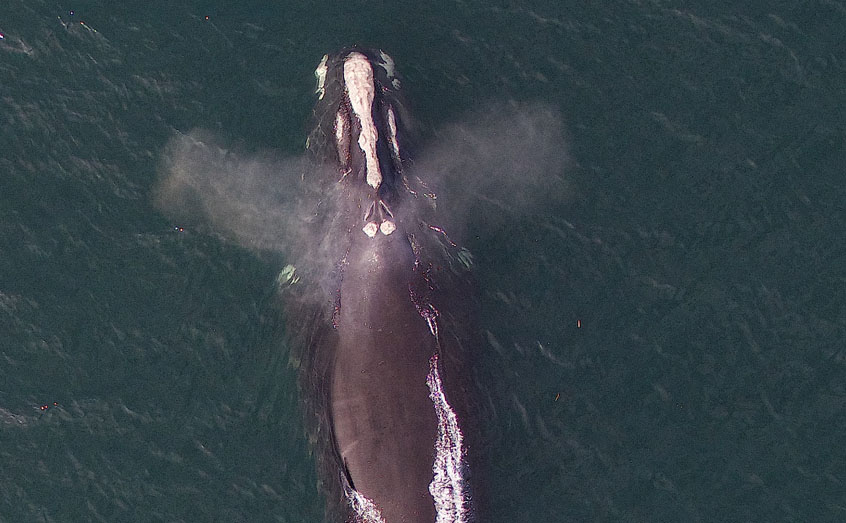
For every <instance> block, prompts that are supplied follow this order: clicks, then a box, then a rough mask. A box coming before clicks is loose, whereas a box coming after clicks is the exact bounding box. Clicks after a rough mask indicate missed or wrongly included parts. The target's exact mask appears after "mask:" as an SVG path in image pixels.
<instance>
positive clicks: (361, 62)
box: [344, 53, 382, 189]
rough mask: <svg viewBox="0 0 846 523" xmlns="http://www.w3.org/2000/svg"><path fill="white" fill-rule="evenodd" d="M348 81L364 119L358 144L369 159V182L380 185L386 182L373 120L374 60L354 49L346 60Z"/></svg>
mask: <svg viewBox="0 0 846 523" xmlns="http://www.w3.org/2000/svg"><path fill="white" fill-rule="evenodd" d="M344 84H345V85H346V87H347V96H348V97H349V99H350V106H351V107H352V110H353V113H355V115H356V116H357V117H358V121H359V122H361V132H360V133H359V135H358V145H359V147H361V150H362V152H364V158H365V159H366V161H367V166H366V169H367V185H369V186H371V187H373V188H374V189H378V188H379V185H381V183H382V173H381V172H380V170H379V159H378V158H377V157H376V140H377V136H378V132H377V131H376V125H375V124H374V123H373V113H372V107H373V96H374V92H373V69H372V68H371V67H370V61H369V60H368V59H367V57H366V56H364V55H363V54H361V53H350V54H349V55H348V56H347V59H346V60H345V61H344Z"/></svg>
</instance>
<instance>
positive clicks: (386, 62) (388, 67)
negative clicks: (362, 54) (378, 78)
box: [379, 51, 400, 89]
mask: <svg viewBox="0 0 846 523" xmlns="http://www.w3.org/2000/svg"><path fill="white" fill-rule="evenodd" d="M379 58H381V59H382V60H381V64H382V69H384V70H385V73H386V74H387V75H388V78H390V80H391V85H393V86H394V89H399V88H400V81H399V78H397V77H396V76H395V75H394V71H395V66H394V59H393V58H391V57H390V56H389V55H388V54H387V53H386V52H385V51H379Z"/></svg>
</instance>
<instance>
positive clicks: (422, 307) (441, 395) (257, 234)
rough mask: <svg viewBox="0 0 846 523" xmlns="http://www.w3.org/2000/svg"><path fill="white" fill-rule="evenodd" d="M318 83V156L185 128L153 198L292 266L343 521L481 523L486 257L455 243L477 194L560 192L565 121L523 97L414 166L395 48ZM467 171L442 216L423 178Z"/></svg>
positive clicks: (329, 61) (315, 418)
mask: <svg viewBox="0 0 846 523" xmlns="http://www.w3.org/2000/svg"><path fill="white" fill-rule="evenodd" d="M316 75H317V78H318V85H317V89H316V92H317V95H318V103H317V105H316V107H315V110H314V114H315V120H316V122H315V128H314V131H313V132H312V133H311V134H310V136H309V139H308V142H307V148H308V151H309V153H310V154H309V155H308V156H307V157H305V158H282V157H278V156H277V155H275V154H267V155H263V156H245V155H242V154H238V153H234V152H232V151H231V150H229V149H227V148H225V147H221V146H219V145H218V144H217V140H216V139H215V137H213V136H212V135H210V134H207V133H204V132H201V131H194V132H192V133H189V134H187V135H180V136H178V137H177V138H175V139H174V140H173V141H172V143H171V144H170V146H169V148H168V151H167V154H166V155H165V156H164V159H163V163H162V168H161V173H162V178H161V180H160V181H159V184H158V186H157V191H156V196H157V202H158V204H159V205H160V207H161V208H162V209H163V210H164V211H165V212H166V213H168V214H169V215H171V216H175V217H179V218H180V219H191V220H193V221H194V222H196V223H197V224H198V225H200V226H202V225H203V224H205V225H206V226H208V227H210V228H211V229H212V230H213V231H215V232H217V233H218V234H221V235H222V236H224V237H225V238H227V239H230V240H233V241H235V242H237V243H239V244H241V245H244V246H246V247H249V248H254V249H257V250H270V251H278V252H281V253H283V255H285V257H286V259H287V260H288V261H290V265H288V267H286V269H285V270H283V271H282V273H281V274H280V278H279V282H280V291H281V292H280V294H282V295H283V297H284V302H285V315H286V317H287V320H288V321H287V324H288V331H289V338H290V341H291V347H292V349H291V361H292V364H293V365H294V366H296V367H298V368H299V371H300V377H301V385H302V390H303V404H304V405H305V407H306V408H305V410H306V413H307V425H308V426H309V428H310V431H309V432H310V435H311V439H312V442H313V443H314V445H315V446H316V448H317V449H318V450H319V452H318V457H319V462H320V469H321V471H322V484H323V486H324V490H325V491H326V493H327V496H328V498H329V499H330V513H331V514H333V515H335V514H337V513H339V512H340V513H341V517H343V518H345V519H347V520H351V521H364V522H380V521H386V522H389V523H390V522H433V521H437V522H464V521H472V520H474V517H475V516H476V512H477V510H476V509H475V508H474V506H473V505H474V503H473V502H474V501H475V499H476V498H477V497H479V496H478V495H477V494H478V491H479V489H478V485H477V484H475V483H477V481H476V480H477V479H478V478H479V476H480V474H479V473H478V466H479V465H478V462H479V461H480V455H481V452H480V448H481V442H480V441H479V440H478V439H477V435H478V431H477V430H468V428H467V426H468V423H471V424H472V423H473V422H474V421H475V416H474V412H475V411H476V408H477V407H476V406H475V405H476V403H478V402H477V401H476V400H475V399H474V398H475V394H474V391H475V390H477V388H476V387H475V384H474V382H473V381H474V380H473V372H472V367H473V361H474V358H475V357H477V354H478V353H477V352H476V350H477V348H478V344H477V343H476V338H475V336H474V327H473V326H474V322H475V321H476V320H477V318H476V316H475V308H476V307H475V299H474V295H475V294H474V290H473V281H472V277H471V274H470V267H471V265H472V261H471V260H472V257H471V256H470V254H469V252H468V251H467V250H466V249H463V248H461V247H460V246H459V245H457V244H456V243H455V241H454V239H453V238H452V237H451V236H449V235H448V233H450V234H452V232H453V231H460V230H461V225H462V221H463V220H464V221H466V220H467V215H468V210H469V209H478V208H479V202H480V201H481V202H485V204H487V205H490V204H492V205H493V206H494V207H495V208H497V211H498V214H499V215H502V214H506V215H507V214H509V213H510V214H511V215H513V216H518V215H519V214H520V213H521V212H525V211H526V209H527V208H529V207H530V205H528V206H527V205H525V204H523V208H522V209H521V208H520V206H515V205H512V206H510V207H509V205H508V201H507V200H506V198H514V197H516V196H518V195H520V194H522V195H523V196H524V199H523V201H524V202H525V201H528V200H527V199H526V198H525V195H526V193H527V192H531V188H532V187H533V184H535V186H536V185H538V183H539V181H540V180H543V181H544V185H547V186H549V185H550V184H552V185H554V184H555V183H557V182H560V177H559V176H558V173H559V172H560V170H561V168H562V167H563V164H564V161H565V159H566V156H565V153H564V148H563V142H562V141H561V133H560V122H559V120H558V118H557V115H556V114H555V113H554V111H548V110H545V109H544V108H538V107H531V106H522V107H520V106H515V105H511V106H510V107H511V110H509V109H508V108H506V109H505V110H502V111H500V113H501V115H500V116H498V117H497V116H495V117H493V118H491V117H489V116H486V117H484V118H478V119H475V121H474V122H473V125H466V124H464V125H461V126H454V127H452V128H447V131H445V132H444V133H442V139H441V141H438V140H435V141H434V142H433V143H431V144H429V146H428V150H429V151H432V152H430V153H426V150H427V148H426V147H424V148H422V152H421V154H420V155H419V156H417V155H416V158H419V159H420V160H419V161H418V163H416V164H412V162H411V158H410V156H411V155H410V152H409V151H410V150H411V146H412V141H411V140H409V139H408V131H407V128H408V126H407V124H408V121H409V116H408V112H407V110H406V108H405V105H404V104H403V100H402V96H401V91H400V88H401V81H400V79H399V77H398V75H397V73H396V71H395V70H394V64H393V60H392V59H391V58H390V57H389V56H388V55H387V54H385V53H383V52H381V51H369V50H361V49H357V48H353V49H346V50H344V51H342V52H340V53H337V54H333V55H327V56H325V57H324V58H323V60H322V61H321V62H320V64H319V66H318V68H317V71H316ZM502 115H504V116H502ZM515 123H516V125H515ZM474 125H475V127H474ZM456 143H465V144H470V147H469V148H467V147H464V148H463V149H459V150H456V149H455V147H456ZM502 151H513V153H514V154H513V155H511V156H508V155H506V156H502ZM494 153H496V154H494ZM530 157H531V158H530ZM530 160H531V161H530ZM456 171H460V172H456ZM457 176H460V177H462V179H463V183H462V184H460V185H459V186H458V187H464V191H465V192H464V193H463V194H461V190H460V189H459V190H456V191H454V193H456V194H459V195H460V198H456V201H458V200H462V205H461V206H460V207H461V209H459V210H453V211H452V212H449V210H447V212H444V211H445V209H444V208H443V205H442V204H441V202H439V200H438V198H437V197H436V195H435V194H434V192H433V191H432V190H431V188H430V187H429V185H428V180H427V178H428V179H430V180H433V181H435V182H436V183H440V182H443V181H444V179H445V178H446V177H457ZM498 181H499V182H501V183H497V182H498ZM503 186H505V187H508V188H510V194H506V193H504V192H502V187H503ZM515 187H517V188H521V189H520V190H516V189H514V188H515ZM492 188H493V190H491V189H492ZM527 188H528V189H527ZM549 192H550V191H547V193H549ZM473 205H475V207H473ZM503 209H506V212H503ZM444 223H447V224H448V226H447V227H444ZM471 483H472V484H474V485H472V487H471ZM474 489H475V490H474ZM336 517H337V516H336Z"/></svg>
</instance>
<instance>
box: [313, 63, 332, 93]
mask: <svg viewBox="0 0 846 523" xmlns="http://www.w3.org/2000/svg"><path fill="white" fill-rule="evenodd" d="M328 60H329V55H328V54H325V55H323V60H321V61H320V64H318V66H317V69H315V70H314V76H316V77H317V87H316V88H315V89H314V92H315V93H317V95H318V96H317V99H318V100H323V95H325V94H326V73H327V72H328V71H329V67H327V66H326V62H327V61H328Z"/></svg>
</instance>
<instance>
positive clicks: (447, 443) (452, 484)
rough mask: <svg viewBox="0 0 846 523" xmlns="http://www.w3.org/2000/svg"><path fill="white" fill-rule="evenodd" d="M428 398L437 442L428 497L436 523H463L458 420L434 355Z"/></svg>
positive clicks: (463, 507) (464, 501)
mask: <svg viewBox="0 0 846 523" xmlns="http://www.w3.org/2000/svg"><path fill="white" fill-rule="evenodd" d="M426 384H427V385H428V386H429V398H431V400H432V403H434V405H435V413H436V414H437V416H438V439H437V440H436V441H435V463H434V465H433V466H432V471H433V472H434V478H433V479H432V482H431V483H430V484H429V493H430V494H432V498H434V500H435V512H436V514H437V519H436V520H435V521H436V523H465V522H466V521H467V517H468V515H467V506H468V503H467V499H466V493H465V488H464V485H465V481H464V477H463V473H462V471H463V470H464V463H463V454H464V449H463V448H462V446H461V442H462V435H461V429H460V428H459V427H458V418H457V416H456V415H455V411H453V410H452V407H450V405H449V403H447V400H446V397H445V396H444V392H443V383H442V382H441V376H440V372H439V371H438V355H437V354H435V355H434V356H432V358H431V359H430V360H429V375H428V376H426Z"/></svg>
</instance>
